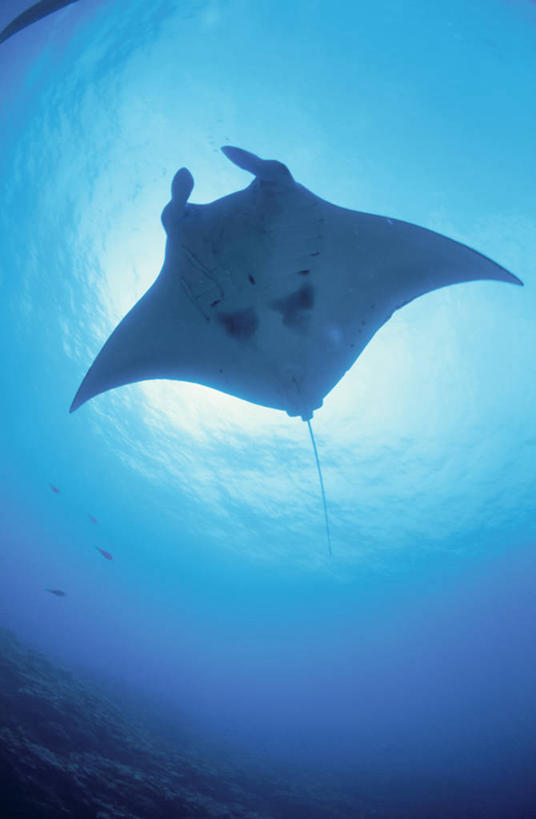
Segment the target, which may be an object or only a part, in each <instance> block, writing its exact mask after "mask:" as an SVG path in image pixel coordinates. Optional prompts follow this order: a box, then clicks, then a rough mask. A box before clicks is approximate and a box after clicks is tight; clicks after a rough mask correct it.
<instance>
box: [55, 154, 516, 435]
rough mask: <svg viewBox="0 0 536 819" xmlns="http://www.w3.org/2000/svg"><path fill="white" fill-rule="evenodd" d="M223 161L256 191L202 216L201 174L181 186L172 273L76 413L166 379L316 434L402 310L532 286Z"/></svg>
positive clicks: (401, 227)
mask: <svg viewBox="0 0 536 819" xmlns="http://www.w3.org/2000/svg"><path fill="white" fill-rule="evenodd" d="M222 151H223V152H224V154H225V155H226V157H227V158H228V159H230V160H231V162H234V163H235V164H236V165H238V167H240V168H243V169H244V170H246V171H249V172H250V173H252V174H253V176H254V179H253V181H252V183H251V184H250V185H249V186H248V187H247V188H245V189H244V190H240V191H237V192H235V193H232V194H230V195H228V196H224V197H223V198H221V199H217V200H216V201H214V202H210V203H209V204H205V205H196V204H192V203H190V202H189V201H188V200H189V197H190V194H191V192H192V190H193V185H194V181H193V178H192V175H191V173H190V172H189V171H188V170H187V169H186V168H181V169H180V170H179V171H178V172H177V173H176V175H175V177H174V179H173V182H172V185H171V201H170V202H169V203H168V204H167V205H166V207H165V208H164V210H163V212H162V224H163V226H164V229H165V231H166V234H167V245H166V252H165V260H164V265H163V267H162V270H161V272H160V274H159V276H158V277H157V279H156V281H155V282H154V284H153V285H152V286H151V287H150V288H149V290H148V291H147V292H146V293H145V295H144V296H142V298H141V299H140V300H139V301H138V303H137V304H136V305H134V307H133V308H132V309H131V310H130V312H129V313H127V315H126V316H125V318H124V319H123V320H122V321H121V323H120V324H119V325H118V327H117V328H116V329H115V330H114V332H113V333H112V335H111V336H110V338H109V339H108V341H107V342H106V343H105V344H104V346H103V348H102V349H101V351H100V352H99V354H98V356H97V358H96V359H95V361H94V362H93V364H92V365H91V367H90V368H89V371H88V373H87V375H86V376H85V378H84V380H83V381H82V384H81V386H80V388H79V390H78V392H77V393H76V395H75V398H74V400H73V403H72V405H71V412H73V411H74V410H76V409H77V408H78V407H80V406H81V405H82V404H84V403H85V402H86V401H88V400H89V399H90V398H93V397H94V396H96V395H98V394H99V393H102V392H105V391H106V390H111V389H114V388H116V387H120V386H121V385H123V384H130V383H132V382H136V381H142V380H145V379H161V378H163V379H177V380H181V381H191V382H196V383H199V384H204V385H206V386H208V387H212V388H214V389H216V390H220V391H222V392H225V393H229V394H230V395H234V396H237V397H239V398H242V399H244V400H246V401H251V402H253V403H256V404H261V405H263V406H266V407H272V408H274V409H279V410H284V411H286V412H287V413H288V414H289V415H290V416H301V418H302V419H303V420H304V421H309V420H310V419H311V418H312V416H313V412H314V411H315V410H317V409H318V408H319V407H321V406H322V402H323V399H324V397H325V396H326V395H327V393H329V392H330V390H331V389H332V388H333V387H334V386H335V384H337V382H338V381H339V380H340V379H341V378H342V376H343V375H344V373H345V372H346V371H347V370H348V369H349V368H350V367H351V366H352V364H353V363H354V362H355V360H356V359H357V358H358V356H359V355H360V354H361V352H362V351H363V350H364V348H365V347H366V345H367V344H368V343H369V341H370V340H371V338H372V337H373V336H374V334H375V333H376V332H377V331H378V330H379V329H380V327H382V325H383V324H385V323H386V322H387V321H388V320H389V318H390V317H391V316H392V314H393V313H394V312H395V310H398V309H400V308H401V307H403V306H404V305H405V304H407V303H408V302H410V301H412V300H413V299H415V298H417V297H418V296H421V295H423V294H424V293H428V292H430V291H432V290H437V289H438V288H440V287H445V286H447V285H451V284H457V283H459V282H468V281H473V280H477V279H491V280H494V281H501V282H508V283H510V284H518V285H521V284H522V282H521V281H520V280H519V279H518V278H517V277H516V276H514V275H513V274H512V273H509V272H508V271H507V270H506V269H505V268H504V267H501V266H500V265H499V264H497V263H496V262H493V261H492V260H491V259H489V258H487V257H486V256H483V255H482V254H481V253H478V252H477V251H476V250H472V249H471V248H469V247H467V246H466V245H463V244H460V243H459V242H456V241H453V240H452V239H449V238H447V237H446V236H442V235H440V234H438V233H434V232H433V231H431V230H427V229H426V228H422V227H417V226H416V225H413V224H410V223H408V222H403V221H400V220H398V219H391V218H386V217H384V216H377V215H373V214H370V213H360V212H359V211H354V210H349V209H346V208H342V207H338V206H337V205H332V204H330V203H329V202H326V201H325V200H324V199H321V198H320V197H319V196H316V195H315V194H313V193H311V191H309V190H308V189H307V188H305V187H304V186H303V185H300V184H299V183H297V182H296V181H295V180H294V178H293V177H292V175H291V173H290V171H289V169H288V168H287V167H286V166H285V165H284V164H283V163H281V162H278V161H276V160H266V159H261V158H260V157H258V156H256V155H255V154H252V153H249V152H248V151H244V150H242V149H240V148H235V147H230V146H227V147H224V148H222Z"/></svg>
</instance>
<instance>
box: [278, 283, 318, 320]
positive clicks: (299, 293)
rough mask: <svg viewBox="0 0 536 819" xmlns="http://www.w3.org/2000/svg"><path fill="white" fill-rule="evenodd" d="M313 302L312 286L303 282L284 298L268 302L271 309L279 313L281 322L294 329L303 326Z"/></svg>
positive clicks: (313, 292)
mask: <svg viewBox="0 0 536 819" xmlns="http://www.w3.org/2000/svg"><path fill="white" fill-rule="evenodd" d="M314 302H315V291H314V287H312V286H311V285H310V284H304V285H302V287H300V288H299V289H298V290H295V291H294V292H293V293H291V294H290V295H289V296H285V298H284V299H276V300H275V301H273V302H272V303H271V304H270V307H271V308H272V310H276V311H277V312H278V313H281V316H282V318H283V324H286V325H287V327H294V328H296V329H298V328H301V327H303V326H304V324H305V322H306V321H307V319H308V318H309V316H308V313H309V311H310V310H311V309H312V307H313V305H314Z"/></svg>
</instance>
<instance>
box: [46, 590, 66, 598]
mask: <svg viewBox="0 0 536 819" xmlns="http://www.w3.org/2000/svg"><path fill="white" fill-rule="evenodd" d="M45 591H47V592H50V594H55V595H56V597H67V592H64V591H62V590H61V589H45Z"/></svg>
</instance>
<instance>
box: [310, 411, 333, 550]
mask: <svg viewBox="0 0 536 819" xmlns="http://www.w3.org/2000/svg"><path fill="white" fill-rule="evenodd" d="M307 426H308V428H309V435H310V436H311V443H312V445H313V452H314V454H315V461H316V469H317V472H318V478H319V480H320V491H321V493H322V503H323V506H324V521H325V523H326V537H327V539H328V552H329V556H330V557H331V555H332V554H333V552H332V551H331V535H330V531H329V518H328V506H327V503H326V492H325V490H324V480H323V478H322V470H321V469H320V458H319V457H318V450H317V448H316V441H315V436H314V435H313V428H312V426H311V422H310V421H307Z"/></svg>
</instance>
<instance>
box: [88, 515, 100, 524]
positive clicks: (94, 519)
mask: <svg viewBox="0 0 536 819" xmlns="http://www.w3.org/2000/svg"><path fill="white" fill-rule="evenodd" d="M88 518H89V519H90V521H91V523H98V522H99V521H98V520H97V518H94V517H93V515H88Z"/></svg>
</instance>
